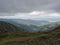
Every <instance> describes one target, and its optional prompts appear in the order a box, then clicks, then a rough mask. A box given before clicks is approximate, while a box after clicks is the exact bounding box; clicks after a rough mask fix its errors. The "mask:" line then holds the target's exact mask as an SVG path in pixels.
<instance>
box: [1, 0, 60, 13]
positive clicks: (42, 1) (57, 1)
mask: <svg viewBox="0 0 60 45" xmlns="http://www.w3.org/2000/svg"><path fill="white" fill-rule="evenodd" d="M34 10H36V11H48V12H60V0H0V12H7V13H16V12H31V11H34Z"/></svg>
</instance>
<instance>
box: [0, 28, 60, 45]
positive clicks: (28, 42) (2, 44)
mask: <svg viewBox="0 0 60 45" xmlns="http://www.w3.org/2000/svg"><path fill="white" fill-rule="evenodd" d="M0 45H60V27H58V28H56V29H54V30H53V31H51V32H32V33H28V32H9V33H3V34H0Z"/></svg>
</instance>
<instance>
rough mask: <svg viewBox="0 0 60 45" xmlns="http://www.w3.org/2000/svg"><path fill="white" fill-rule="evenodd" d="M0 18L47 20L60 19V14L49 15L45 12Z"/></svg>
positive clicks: (16, 14)
mask: <svg viewBox="0 0 60 45" xmlns="http://www.w3.org/2000/svg"><path fill="white" fill-rule="evenodd" d="M0 18H4V19H33V20H36V19H38V20H39V19H47V18H54V19H55V18H60V13H56V12H55V13H49V12H45V11H32V12H29V13H15V14H13V15H10V16H6V15H5V16H0Z"/></svg>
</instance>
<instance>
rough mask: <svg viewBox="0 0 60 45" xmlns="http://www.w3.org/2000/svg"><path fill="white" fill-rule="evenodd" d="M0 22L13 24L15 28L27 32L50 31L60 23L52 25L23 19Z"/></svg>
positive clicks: (46, 22) (47, 22)
mask: <svg viewBox="0 0 60 45" xmlns="http://www.w3.org/2000/svg"><path fill="white" fill-rule="evenodd" d="M0 21H4V22H7V23H10V24H13V25H15V26H17V27H21V28H22V29H25V30H26V31H29V32H34V31H51V30H53V29H54V28H56V27H57V26H59V25H60V23H52V22H49V21H37V20H23V19H0Z"/></svg>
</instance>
